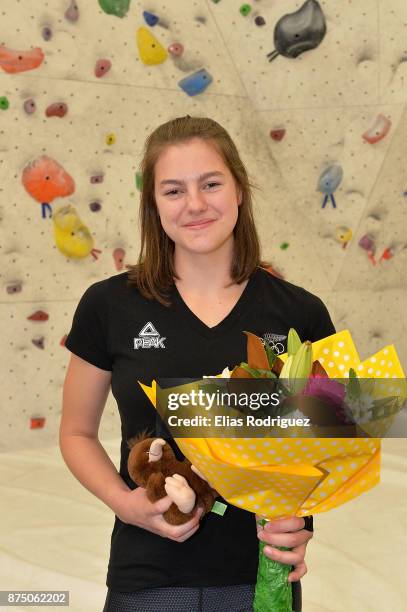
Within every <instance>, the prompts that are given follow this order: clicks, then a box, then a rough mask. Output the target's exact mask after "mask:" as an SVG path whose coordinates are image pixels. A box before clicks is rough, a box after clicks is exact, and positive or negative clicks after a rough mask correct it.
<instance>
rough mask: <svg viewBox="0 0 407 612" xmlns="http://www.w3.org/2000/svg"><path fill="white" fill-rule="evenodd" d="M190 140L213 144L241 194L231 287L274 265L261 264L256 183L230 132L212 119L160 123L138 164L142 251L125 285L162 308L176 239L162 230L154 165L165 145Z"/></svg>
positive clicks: (166, 303) (169, 284) (170, 280)
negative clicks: (254, 198)
mask: <svg viewBox="0 0 407 612" xmlns="http://www.w3.org/2000/svg"><path fill="white" fill-rule="evenodd" d="M192 138H202V139H203V140H205V141H209V142H210V143H211V144H213V145H214V146H215V148H216V149H217V151H218V153H219V154H220V155H221V156H222V158H223V160H224V162H225V164H226V165H227V166H228V167H229V170H230V172H231V173H232V175H233V177H234V179H235V182H236V184H237V186H238V187H240V189H241V192H242V203H241V205H240V206H239V207H238V218H237V221H236V225H235V227H234V229H233V234H234V237H235V242H234V256H233V258H232V266H231V271H230V275H231V278H232V279H233V283H241V282H243V281H244V280H246V279H247V278H249V276H250V275H251V273H252V272H253V271H254V270H255V269H256V268H257V267H258V266H261V267H265V268H267V267H270V264H269V263H268V262H266V261H261V260H260V241H259V237H258V234H257V230H256V227H255V223H254V217H253V205H252V193H251V190H252V189H258V187H257V185H255V184H254V183H252V182H251V181H250V180H249V177H248V174H247V171H246V168H245V166H244V164H243V162H242V160H241V159H240V156H239V153H238V150H237V148H236V145H235V144H234V142H233V140H232V139H231V137H230V136H229V134H228V132H227V131H226V130H225V129H224V128H223V127H222V126H221V125H219V123H217V122H216V121H214V120H213V119H209V118H208V117H191V116H190V115H186V116H185V117H177V118H176V119H172V120H171V121H167V122H166V123H163V124H162V125H159V126H158V127H157V128H156V129H155V130H154V131H153V132H152V133H151V134H150V135H149V136H148V137H147V140H146V142H145V145H144V154H143V158H142V161H141V164H140V171H141V176H142V188H141V198H140V209H139V225H140V232H141V237H140V242H141V244H140V252H139V256H138V261H137V263H136V264H127V265H126V266H125V267H126V268H127V269H128V270H129V271H128V276H127V285H128V286H136V287H137V288H138V289H139V291H140V292H141V294H142V295H143V296H144V297H146V298H149V299H156V300H158V301H159V302H160V303H161V304H163V305H164V306H169V305H170V304H171V302H170V300H169V299H168V298H169V295H170V292H171V288H172V286H173V285H174V278H177V279H178V278H179V276H178V275H177V274H176V272H175V269H174V246H175V245H174V241H173V240H171V238H169V236H168V235H167V234H166V232H165V231H164V229H163V227H162V225H161V221H160V217H159V215H158V212H157V205H156V201H155V193H154V180H155V172H154V171H155V164H156V162H157V160H158V158H159V156H160V154H161V153H162V152H163V150H164V149H165V147H167V146H169V145H173V144H177V143H181V142H186V141H188V140H190V139H192ZM233 283H232V284H233Z"/></svg>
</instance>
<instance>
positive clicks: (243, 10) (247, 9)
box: [239, 4, 252, 17]
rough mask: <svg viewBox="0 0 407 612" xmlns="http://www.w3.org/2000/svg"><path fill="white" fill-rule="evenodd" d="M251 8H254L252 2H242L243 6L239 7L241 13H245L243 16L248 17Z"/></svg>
mask: <svg viewBox="0 0 407 612" xmlns="http://www.w3.org/2000/svg"><path fill="white" fill-rule="evenodd" d="M251 10H252V7H251V6H250V4H242V6H241V7H240V9H239V11H240V14H241V15H243V17H246V16H247V15H248V14H249V13H250V11H251Z"/></svg>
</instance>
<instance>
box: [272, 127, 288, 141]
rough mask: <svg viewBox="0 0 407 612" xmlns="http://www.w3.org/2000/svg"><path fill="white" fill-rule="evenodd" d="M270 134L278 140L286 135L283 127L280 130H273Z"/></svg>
mask: <svg viewBox="0 0 407 612" xmlns="http://www.w3.org/2000/svg"><path fill="white" fill-rule="evenodd" d="M270 136H271V138H272V139H273V140H275V141H276V142H280V140H283V138H284V136H285V130H284V129H282V128H281V129H278V130H271V132H270Z"/></svg>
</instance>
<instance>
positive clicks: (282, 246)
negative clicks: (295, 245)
mask: <svg viewBox="0 0 407 612" xmlns="http://www.w3.org/2000/svg"><path fill="white" fill-rule="evenodd" d="M289 246H290V243H289V242H282V243H281V244H280V249H282V250H283V251H285V250H286V249H288V247H289Z"/></svg>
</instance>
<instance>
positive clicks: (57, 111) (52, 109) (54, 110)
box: [45, 102, 68, 117]
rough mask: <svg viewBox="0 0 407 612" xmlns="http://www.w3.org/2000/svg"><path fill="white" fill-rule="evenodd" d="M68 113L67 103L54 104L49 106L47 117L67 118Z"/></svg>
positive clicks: (46, 112)
mask: <svg viewBox="0 0 407 612" xmlns="http://www.w3.org/2000/svg"><path fill="white" fill-rule="evenodd" d="M67 112H68V106H67V105H66V104H65V102H54V104H50V105H49V106H47V108H46V110H45V115H46V116H47V117H65V115H66V113H67Z"/></svg>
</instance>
